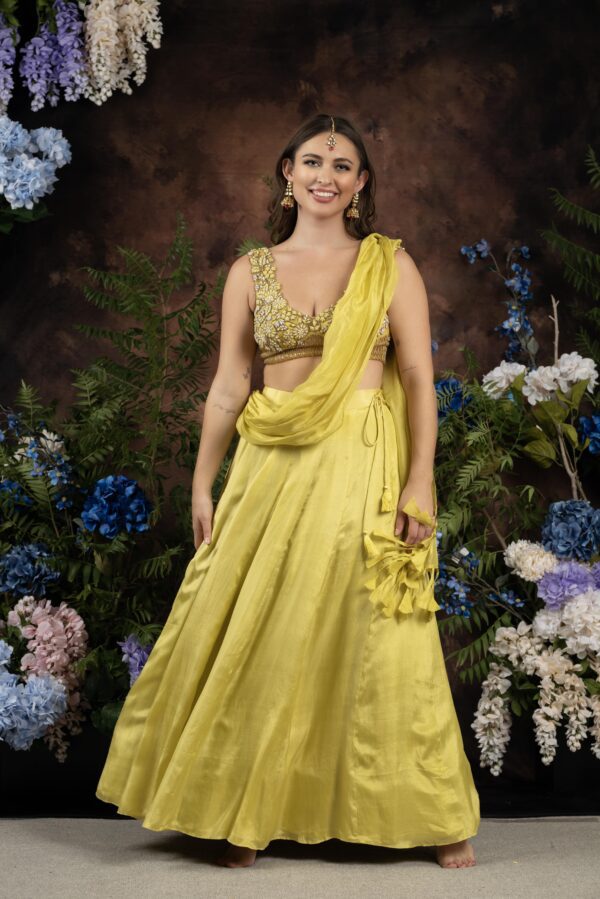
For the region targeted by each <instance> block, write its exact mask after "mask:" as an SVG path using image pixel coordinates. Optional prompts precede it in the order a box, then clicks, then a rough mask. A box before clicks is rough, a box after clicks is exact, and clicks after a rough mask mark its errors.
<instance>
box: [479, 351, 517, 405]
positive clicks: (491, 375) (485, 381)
mask: <svg viewBox="0 0 600 899" xmlns="http://www.w3.org/2000/svg"><path fill="white" fill-rule="evenodd" d="M525 371H527V368H526V366H525V365H521V364H520V363H519V362H506V361H504V360H503V361H502V362H501V363H500V365H498V366H497V367H496V368H493V369H492V370H491V371H489V372H488V373H487V374H486V375H484V376H483V378H482V379H481V386H482V387H483V389H484V390H485V392H486V393H487V394H488V395H489V396H491V397H492V398H493V399H498V397H500V396H502V394H503V393H504V391H505V390H507V389H508V388H509V387H510V386H511V384H512V382H513V381H514V380H515V378H516V377H518V375H520V374H521V373H522V372H525Z"/></svg>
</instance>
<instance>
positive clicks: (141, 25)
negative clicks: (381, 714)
mask: <svg viewBox="0 0 600 899" xmlns="http://www.w3.org/2000/svg"><path fill="white" fill-rule="evenodd" d="M84 16H85V27H84V33H85V41H86V51H87V57H88V73H87V75H88V81H89V83H88V86H87V90H86V93H85V96H86V97H87V98H88V99H90V100H93V102H94V103H97V104H98V105H100V104H101V103H103V102H104V101H105V100H107V99H108V98H109V97H110V95H111V94H112V93H113V92H114V91H116V90H120V91H122V92H123V93H125V94H131V93H132V87H131V80H133V81H134V82H135V84H138V85H139V84H142V83H143V81H144V80H145V78H146V51H147V46H146V44H145V43H144V42H145V41H147V42H148V44H150V46H152V47H154V48H155V49H157V48H158V47H160V44H161V36H162V33H163V27H162V22H161V20H160V16H159V2H158V0H90V2H89V3H87V4H86V6H85V8H84Z"/></svg>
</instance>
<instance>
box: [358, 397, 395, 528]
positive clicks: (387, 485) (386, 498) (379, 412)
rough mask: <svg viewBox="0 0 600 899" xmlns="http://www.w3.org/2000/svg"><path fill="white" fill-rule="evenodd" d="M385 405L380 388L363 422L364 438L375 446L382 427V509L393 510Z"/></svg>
mask: <svg viewBox="0 0 600 899" xmlns="http://www.w3.org/2000/svg"><path fill="white" fill-rule="evenodd" d="M384 406H388V403H387V401H386V400H385V398H384V396H383V391H382V390H378V391H377V393H374V394H373V398H372V400H371V402H370V404H369V409H368V411H367V414H366V416H365V421H364V424H363V440H364V442H365V443H366V444H367V446H373V445H374V444H375V443H377V441H378V439H379V433H380V429H381V433H382V434H383V490H382V493H381V511H382V512H391V510H392V508H393V504H392V486H391V474H390V469H389V461H390V460H389V459H388V455H389V454H388V453H387V451H386V444H387V435H386V433H385V413H384V411H383V410H384ZM388 408H389V406H388ZM372 421H373V422H374V424H375V436H374V438H373V439H372V440H370V439H369V429H370V428H371V422H372Z"/></svg>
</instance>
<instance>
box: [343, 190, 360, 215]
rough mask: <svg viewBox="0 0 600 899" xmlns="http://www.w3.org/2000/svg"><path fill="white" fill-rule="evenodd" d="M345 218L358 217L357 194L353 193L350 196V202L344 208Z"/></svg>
mask: <svg viewBox="0 0 600 899" xmlns="http://www.w3.org/2000/svg"><path fill="white" fill-rule="evenodd" d="M346 218H348V219H357V218H360V213H359V211H358V194H354V196H353V197H352V204H351V205H350V206H348V208H347V209H346Z"/></svg>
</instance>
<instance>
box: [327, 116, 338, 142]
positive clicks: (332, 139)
mask: <svg viewBox="0 0 600 899" xmlns="http://www.w3.org/2000/svg"><path fill="white" fill-rule="evenodd" d="M329 118H330V119H331V131H330V132H329V137H328V138H327V144H328V145H329V149H330V150H333V148H334V147H335V143H336V141H335V122H334V121H333V116H332V115H330V116H329Z"/></svg>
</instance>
